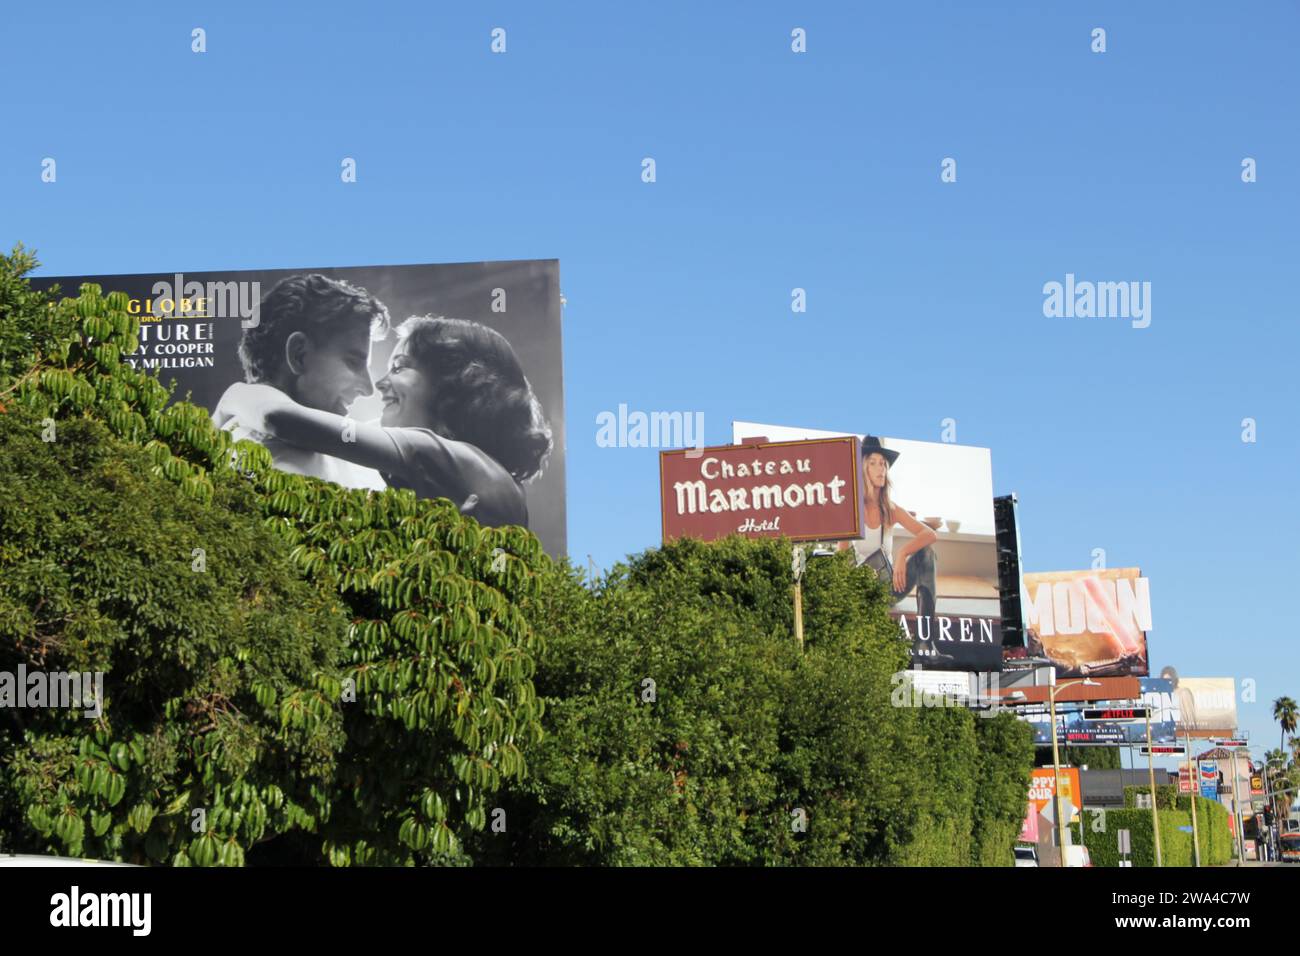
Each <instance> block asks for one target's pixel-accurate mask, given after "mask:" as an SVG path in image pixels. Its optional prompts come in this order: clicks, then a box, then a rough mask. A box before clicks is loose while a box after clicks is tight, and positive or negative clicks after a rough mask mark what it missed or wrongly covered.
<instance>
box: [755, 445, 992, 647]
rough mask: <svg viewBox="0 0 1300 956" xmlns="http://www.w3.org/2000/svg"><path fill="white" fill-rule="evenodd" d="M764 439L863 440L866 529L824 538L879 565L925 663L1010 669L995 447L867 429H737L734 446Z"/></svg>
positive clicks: (860, 472) (861, 506) (875, 566)
mask: <svg viewBox="0 0 1300 956" xmlns="http://www.w3.org/2000/svg"><path fill="white" fill-rule="evenodd" d="M754 438H763V439H765V440H767V441H769V442H783V441H797V440H807V439H833V438H856V439H857V440H858V442H859V445H860V448H861V452H862V461H861V462H860V464H859V466H858V469H857V473H858V476H859V485H860V491H859V495H860V499H859V502H858V504H857V509H858V511H859V512H860V513H861V515H862V518H861V523H860V529H859V530H858V531H857V532H856V533H854V534H840V535H836V536H826V537H824V538H823V539H822V540H826V541H838V542H839V544H840V546H841V547H842V548H845V549H848V548H852V549H853V552H854V555H855V557H856V560H857V562H858V564H859V565H863V564H870V565H871V566H872V567H873V569H875V570H876V571H877V574H878V576H880V577H881V579H882V581H887V583H888V586H889V588H890V590H891V592H892V594H893V597H894V603H893V606H892V608H891V611H890V612H891V614H893V616H894V617H895V618H896V619H897V620H898V622H899V626H900V628H902V630H903V631H904V632H905V633H906V635H907V637H908V639H910V640H911V642H912V660H913V663H914V665H915V666H917V667H921V668H924V669H925V670H964V671H998V670H1001V668H1002V608H1001V592H1000V590H999V579H998V547H997V539H996V530H997V529H996V526H995V522H994V515H993V465H992V458H991V455H990V453H989V450H988V449H987V448H974V447H971V446H967V445H954V444H948V443H944V442H923V441H909V440H907V439H901V438H881V437H877V436H875V435H873V434H870V433H866V432H836V431H823V430H818V429H812V428H800V427H790V426H785V425H772V424H763V423H759V422H744V421H737V422H734V423H733V424H732V441H734V442H736V443H742V442H744V441H746V440H747V439H754ZM882 491H883V496H882ZM873 498H874V501H875V504H874V506H873V505H871V504H870V501H871V500H872V499H873ZM882 498H883V500H884V501H885V502H887V503H888V508H889V515H888V520H887V521H884V522H881V521H880V518H879V516H880V515H883V514H884V510H883V509H882V508H881V506H880V502H881V500H882ZM871 514H875V515H876V516H877V517H876V518H874V519H873V518H871V517H870V515H871ZM873 521H874V522H875V523H874V525H873V523H872V522H873ZM882 556H883V558H884V559H885V560H884V561H882V560H881V557H882Z"/></svg>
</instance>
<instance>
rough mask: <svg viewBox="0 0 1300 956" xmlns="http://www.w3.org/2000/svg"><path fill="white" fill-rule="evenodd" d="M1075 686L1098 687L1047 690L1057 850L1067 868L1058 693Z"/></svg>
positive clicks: (1090, 684)
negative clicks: (1063, 821) (1063, 826)
mask: <svg viewBox="0 0 1300 956" xmlns="http://www.w3.org/2000/svg"><path fill="white" fill-rule="evenodd" d="M1075 684H1083V685H1084V686H1088V687H1096V686H1098V685H1097V682H1096V681H1093V680H1088V679H1087V678H1086V677H1085V678H1084V679H1083V680H1072V681H1068V682H1067V683H1064V684H1056V683H1053V684H1052V686H1050V687H1049V688H1047V705H1048V710H1049V711H1050V713H1051V721H1052V776H1053V778H1054V779H1053V783H1052V799H1054V800H1055V801H1056V849H1057V854H1058V855H1057V862H1058V865H1059V866H1065V831H1064V829H1063V828H1062V826H1061V752H1060V748H1059V746H1058V744H1057V739H1056V736H1057V735H1056V692H1057V691H1060V690H1065V688H1067V687H1073V686H1074V685H1075Z"/></svg>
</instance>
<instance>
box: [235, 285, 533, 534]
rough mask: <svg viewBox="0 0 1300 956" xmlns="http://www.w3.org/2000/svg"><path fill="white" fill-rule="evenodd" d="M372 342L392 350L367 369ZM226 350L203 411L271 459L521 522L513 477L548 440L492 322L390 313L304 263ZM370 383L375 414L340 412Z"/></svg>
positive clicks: (519, 488) (525, 522) (522, 497)
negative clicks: (214, 391) (235, 362)
mask: <svg viewBox="0 0 1300 956" xmlns="http://www.w3.org/2000/svg"><path fill="white" fill-rule="evenodd" d="M375 343H385V344H392V351H391V354H390V355H389V356H388V361H387V365H386V367H382V368H380V369H377V370H376V373H375V374H372V368H371V360H372V350H373V346H374V345H375ZM238 354H239V361H240V364H241V366H242V369H243V378H244V380H243V381H242V382H236V383H234V384H232V385H230V386H229V387H227V388H226V389H225V391H224V393H223V394H222V395H221V397H220V399H219V401H218V402H217V403H216V408H215V410H214V411H213V413H212V420H213V422H214V423H215V424H216V425H217V426H218V427H220V428H224V429H227V430H228V431H230V432H231V434H232V436H233V437H235V438H236V439H242V438H250V439H253V440H255V441H257V442H259V443H261V444H262V445H264V446H265V447H266V448H267V449H268V451H270V453H271V456H272V459H273V461H274V462H275V465H276V467H278V468H281V469H283V470H285V471H289V472H294V473H297V474H301V475H309V476H312V477H316V478H322V479H325V480H327V481H331V482H335V483H337V484H340V485H343V486H345V487H349V488H367V489H374V490H381V489H383V488H409V489H411V490H412V491H414V492H415V494H416V495H417V496H419V497H422V498H448V499H450V500H451V501H452V502H454V503H455V504H456V505H457V506H459V507H460V509H461V511H462V512H463V513H465V514H468V515H470V516H472V517H474V518H475V519H476V520H478V521H479V522H480V523H482V524H484V525H489V526H500V525H521V526H524V527H528V526H529V514H528V499H527V494H526V491H525V485H526V484H527V483H529V482H531V481H532V480H534V479H535V478H537V477H539V476H540V475H541V474H542V473H543V471H544V470H545V468H546V466H547V462H548V459H549V457H550V455H551V452H552V449H553V448H554V444H555V442H554V440H553V437H552V428H551V424H550V423H549V422H548V420H547V416H546V413H545V410H544V408H543V405H542V403H541V402H540V401H539V400H538V397H537V395H536V393H535V392H534V390H533V387H532V385H531V384H530V382H529V379H528V376H527V375H525V373H524V369H523V366H522V364H521V362H520V359H519V357H518V356H517V355H516V352H515V349H514V348H513V347H512V346H511V344H510V342H509V341H508V340H507V339H506V337H505V336H504V335H502V334H501V333H500V332H499V331H497V330H495V329H493V328H491V327H489V326H488V325H485V324H483V323H481V322H476V321H470V320H466V319H458V318H448V317H444V316H441V315H436V314H424V315H412V316H410V317H407V318H404V319H402V320H401V321H399V322H394V320H393V319H392V317H391V316H390V315H389V311H388V309H387V307H386V306H385V305H384V303H383V302H381V301H380V300H379V299H378V298H377V297H376V296H375V295H373V294H371V293H370V292H369V291H367V289H366V288H364V287H362V286H361V285H357V284H353V283H351V282H349V281H346V280H343V279H337V278H329V277H327V276H325V275H322V274H320V273H304V274H295V275H289V276H287V277H285V278H283V279H281V280H280V281H279V282H277V283H276V284H275V285H274V287H273V288H271V290H270V291H269V292H268V293H267V294H266V295H265V296H264V297H263V299H262V301H261V308H260V320H259V322H258V324H257V325H255V326H253V327H251V328H247V329H245V330H244V331H243V335H242V338H241V340H240V342H239V349H238ZM376 394H377V395H378V397H379V398H380V399H381V400H382V412H381V414H380V415H379V417H378V418H377V419H372V420H355V419H354V418H353V417H350V416H349V410H350V409H352V407H353V406H354V404H357V403H358V402H359V400H364V399H366V398H369V397H370V396H373V395H376ZM366 404H373V403H366Z"/></svg>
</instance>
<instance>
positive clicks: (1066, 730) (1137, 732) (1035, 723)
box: [1016, 677, 1178, 747]
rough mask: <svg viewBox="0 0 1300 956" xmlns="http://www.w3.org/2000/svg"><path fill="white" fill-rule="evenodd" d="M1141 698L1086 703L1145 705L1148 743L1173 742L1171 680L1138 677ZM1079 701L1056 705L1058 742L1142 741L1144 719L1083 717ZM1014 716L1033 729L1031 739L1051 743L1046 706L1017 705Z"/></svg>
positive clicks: (1175, 706) (1085, 744)
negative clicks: (1149, 719)
mask: <svg viewBox="0 0 1300 956" xmlns="http://www.w3.org/2000/svg"><path fill="white" fill-rule="evenodd" d="M1138 682H1139V684H1140V685H1141V687H1142V699H1141V701H1140V702H1134V701H1100V702H1096V703H1089V704H1088V705H1087V709H1091V708H1094V707H1116V708H1123V707H1135V706H1136V707H1140V706H1145V707H1147V708H1148V709H1149V712H1150V714H1151V742H1152V743H1155V744H1172V743H1174V742H1175V740H1176V739H1177V738H1176V735H1175V728H1176V726H1177V720H1178V700H1177V697H1176V695H1175V694H1174V687H1173V683H1172V682H1171V681H1168V680H1165V679H1163V678H1160V677H1140V678H1138ZM1084 709H1085V707H1084V706H1083V705H1080V704H1067V705H1062V704H1061V703H1059V702H1058V703H1057V705H1056V720H1057V726H1058V727H1059V734H1060V736H1059V739H1058V741H1057V742H1058V743H1059V744H1060V745H1061V746H1063V747H1064V746H1070V747H1115V746H1129V745H1131V744H1132V745H1136V744H1145V743H1146V739H1147V725H1146V721H1145V720H1135V721H1105V720H1085V719H1084V715H1083V711H1084ZM1016 715H1017V716H1018V717H1020V719H1022V720H1025V721H1027V722H1028V723H1029V724H1030V725H1031V726H1032V727H1033V729H1034V742H1035V743H1036V744H1037V745H1038V746H1040V747H1050V746H1051V745H1052V736H1051V718H1050V716H1049V711H1048V708H1047V707H1034V708H1032V709H1031V708H1024V707H1018V708H1016Z"/></svg>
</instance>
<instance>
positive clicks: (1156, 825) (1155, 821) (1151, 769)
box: [1147, 706, 1165, 866]
mask: <svg viewBox="0 0 1300 956" xmlns="http://www.w3.org/2000/svg"><path fill="white" fill-rule="evenodd" d="M1154 759H1155V758H1153V757H1152V756H1151V708H1150V706H1148V707H1147V775H1148V776H1149V777H1150V778H1151V832H1152V833H1153V834H1154V835H1155V838H1156V866H1164V865H1165V864H1164V860H1163V859H1162V858H1161V855H1160V812H1159V811H1158V810H1157V809H1156V766H1155V762H1154Z"/></svg>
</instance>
